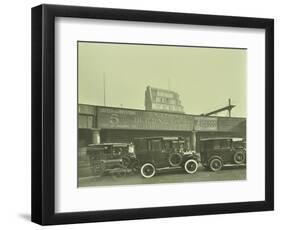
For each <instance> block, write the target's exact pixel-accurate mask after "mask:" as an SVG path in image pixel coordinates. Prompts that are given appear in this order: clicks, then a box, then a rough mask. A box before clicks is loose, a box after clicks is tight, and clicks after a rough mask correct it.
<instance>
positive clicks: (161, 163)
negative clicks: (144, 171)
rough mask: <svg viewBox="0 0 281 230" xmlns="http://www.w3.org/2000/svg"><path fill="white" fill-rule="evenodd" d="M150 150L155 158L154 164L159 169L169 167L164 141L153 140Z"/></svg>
mask: <svg viewBox="0 0 281 230" xmlns="http://www.w3.org/2000/svg"><path fill="white" fill-rule="evenodd" d="M150 148H151V149H150V150H151V154H152V157H153V161H154V162H153V163H154V164H155V166H156V167H157V168H161V167H166V165H167V159H166V158H167V154H166V153H165V151H162V150H163V148H162V140H161V139H152V140H150Z"/></svg>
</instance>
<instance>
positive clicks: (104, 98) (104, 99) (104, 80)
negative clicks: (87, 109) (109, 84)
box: [103, 73, 106, 106]
mask: <svg viewBox="0 0 281 230" xmlns="http://www.w3.org/2000/svg"><path fill="white" fill-rule="evenodd" d="M105 82H106V78H105V73H103V104H104V106H106V85H105Z"/></svg>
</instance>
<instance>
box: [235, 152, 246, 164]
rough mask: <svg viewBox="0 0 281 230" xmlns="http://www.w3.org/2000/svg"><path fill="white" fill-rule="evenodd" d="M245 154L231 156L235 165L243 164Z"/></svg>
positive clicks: (239, 153)
mask: <svg viewBox="0 0 281 230" xmlns="http://www.w3.org/2000/svg"><path fill="white" fill-rule="evenodd" d="M245 158H246V157H245V154H244V153H243V152H237V153H235V154H234V156H233V160H234V162H235V163H236V164H242V163H244V162H245Z"/></svg>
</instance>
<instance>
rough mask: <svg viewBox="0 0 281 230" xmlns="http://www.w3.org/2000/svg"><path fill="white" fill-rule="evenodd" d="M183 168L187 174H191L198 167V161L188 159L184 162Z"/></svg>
mask: <svg viewBox="0 0 281 230" xmlns="http://www.w3.org/2000/svg"><path fill="white" fill-rule="evenodd" d="M184 169H185V171H186V172H187V173H188V174H193V173H195V172H196V171H197V169H198V163H197V161H196V160H194V159H189V160H187V161H186V162H185V163H184Z"/></svg>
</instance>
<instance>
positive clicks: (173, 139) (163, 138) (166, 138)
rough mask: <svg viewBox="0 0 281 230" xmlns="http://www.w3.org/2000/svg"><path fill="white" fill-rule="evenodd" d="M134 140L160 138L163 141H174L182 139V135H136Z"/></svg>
mask: <svg viewBox="0 0 281 230" xmlns="http://www.w3.org/2000/svg"><path fill="white" fill-rule="evenodd" d="M134 139H135V140H151V139H162V140H164V141H176V140H183V137H163V136H155V137H137V138H134Z"/></svg>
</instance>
